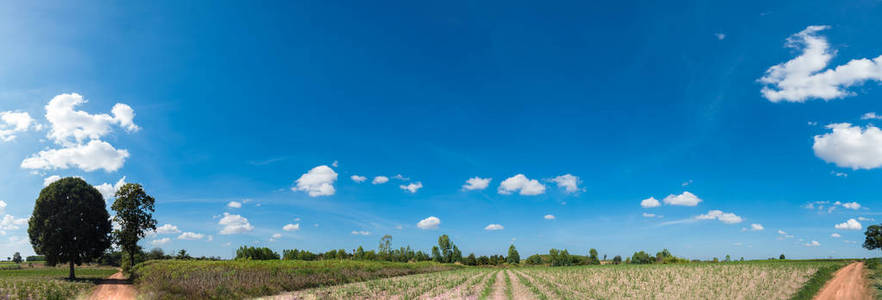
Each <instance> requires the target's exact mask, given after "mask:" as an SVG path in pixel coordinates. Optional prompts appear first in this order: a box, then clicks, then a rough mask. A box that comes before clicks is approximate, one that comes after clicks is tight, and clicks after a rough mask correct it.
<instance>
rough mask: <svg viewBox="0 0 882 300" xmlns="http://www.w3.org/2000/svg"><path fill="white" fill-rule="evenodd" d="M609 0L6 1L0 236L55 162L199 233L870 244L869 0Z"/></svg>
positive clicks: (224, 238) (643, 244) (487, 245)
mask: <svg viewBox="0 0 882 300" xmlns="http://www.w3.org/2000/svg"><path fill="white" fill-rule="evenodd" d="M609 5H611V4H609V3H604V4H591V3H580V2H572V3H571V2H554V3H541V4H537V3H526V2H516V3H513V2H510V1H504V2H482V3H472V2H456V1H454V2H449V1H448V2H445V3H434V4H426V3H413V2H410V1H401V2H385V3H364V2H355V1H353V2H334V3H332V2H328V1H313V2H299V3H269V2H268V3H262V4H260V5H254V6H244V5H242V4H240V3H234V2H231V3H223V2H220V3H212V4H211V5H208V4H207V3H197V2H192V3H188V4H180V3H177V2H176V1H160V2H157V3H135V4H122V3H117V2H97V3H91V4H86V5H83V4H76V5H75V6H74V4H70V3H27V4H26V3H15V4H12V3H7V4H4V5H3V6H0V37H2V39H3V42H2V43H0V53H2V54H3V55H0V66H2V67H0V112H5V114H4V116H5V117H4V118H3V119H2V120H0V140H3V141H0V149H2V153H4V154H3V155H0V168H2V170H4V171H3V172H0V201H3V202H2V203H0V217H3V219H2V220H3V221H4V223H0V224H2V226H0V229H2V231H0V241H3V242H2V243H0V255H7V256H8V255H11V252H12V251H22V252H24V253H32V252H33V250H32V249H31V247H30V245H29V243H28V241H27V233H26V224H23V221H22V220H24V219H25V218H27V217H28V216H29V215H30V212H31V211H32V210H33V204H34V199H36V197H37V194H38V193H39V191H40V189H41V188H42V187H43V184H44V182H46V181H47V179H48V178H51V176H81V177H83V178H85V179H86V180H87V181H88V182H90V183H91V184H93V185H96V186H100V185H102V184H105V183H106V185H104V186H103V187H102V188H103V189H104V190H105V191H106V190H111V191H112V189H113V187H112V186H113V185H114V184H115V183H117V182H118V181H119V180H120V179H121V178H123V177H125V180H124V181H125V182H137V183H141V184H142V185H144V186H145V187H146V189H147V191H148V192H149V193H151V194H152V195H153V196H155V197H156V199H157V207H156V209H157V211H156V218H157V220H158V221H159V224H160V225H169V226H166V227H164V230H162V231H161V232H160V233H157V234H156V235H152V236H151V237H149V238H148V239H146V240H145V241H144V242H143V245H144V246H145V247H147V248H150V247H153V246H154V245H158V246H160V247H162V248H163V249H166V250H169V251H170V250H174V249H181V248H186V249H187V250H189V251H190V252H191V253H193V254H195V255H213V256H222V257H230V256H231V255H233V253H234V250H235V248H236V247H238V246H239V245H243V244H247V245H261V246H268V247H272V248H274V249H276V250H281V249H290V248H300V249H303V248H305V249H309V250H313V251H316V250H327V249H330V248H344V249H353V248H355V247H357V246H358V245H365V246H367V247H369V248H374V247H375V246H376V244H377V243H378V240H379V238H380V237H382V235H384V234H390V235H392V237H393V245H394V246H396V247H397V246H403V245H411V246H412V247H415V248H417V249H423V250H429V249H430V247H431V245H432V244H434V243H435V242H436V240H437V237H438V235H440V234H442V233H446V234H449V235H450V236H451V237H452V239H453V240H454V242H455V243H456V244H457V245H459V246H460V248H461V249H463V251H464V252H465V253H469V252H475V253H476V254H492V253H503V252H504V251H505V250H506V248H507V246H508V245H509V244H510V243H512V242H514V243H515V245H516V246H517V247H518V248H519V249H520V250H521V253H522V254H532V253H536V252H545V251H547V250H548V249H549V248H552V247H555V248H567V249H569V250H570V252H571V253H579V254H584V253H587V251H588V249H589V248H597V249H598V250H599V251H600V253H601V254H608V255H610V256H613V255H617V254H620V255H630V254H631V253H633V252H634V251H637V250H646V251H651V252H653V253H654V252H655V251H658V250H661V249H662V248H668V249H670V250H671V251H672V252H673V253H675V254H676V255H680V256H686V257H690V258H711V257H723V256H725V255H726V254H731V255H732V256H734V257H741V256H743V257H745V258H767V257H773V256H775V257H777V256H778V255H779V254H781V253H785V254H787V255H788V256H789V257H799V258H809V257H828V256H832V257H865V256H872V255H877V253H876V252H871V251H866V250H863V249H862V248H861V247H860V243H862V241H863V238H862V237H863V230H862V229H864V228H866V226H868V225H871V224H875V223H878V222H879V221H882V216H880V215H879V214H880V212H882V202H880V199H879V198H878V197H879V193H878V183H879V182H880V181H882V170H880V168H882V161H880V157H882V133H880V131H879V129H878V128H877V127H876V125H874V124H875V123H880V121H879V119H878V118H876V116H875V115H871V114H868V113H871V112H878V113H880V115H882V102H879V99H880V97H882V87H880V86H879V84H880V82H882V67H880V64H882V59H876V58H877V57H879V56H880V55H882V39H879V38H878V37H879V36H882V26H880V21H879V20H878V16H879V15H880V14H882V3H879V2H878V1H857V2H847V3H846V2H829V1H798V2H797V1H791V2H776V3H767V1H753V2H752V1H747V2H745V1H737V2H730V3H707V2H706V1H696V2H682V3H676V4H671V3H664V4H663V5H662V4H653V3H620V4H615V5H617V6H609ZM788 41H789V42H788ZM874 59H876V60H874ZM24 113H27V115H25V114H24ZM25 116H27V118H25ZM41 151H43V152H41ZM311 170H313V171H312V172H310V171H311ZM518 174H522V176H516V175H518ZM355 175H357V176H364V177H365V181H364V182H360V183H359V182H356V181H354V180H353V179H352V176H355ZM396 175H401V177H400V178H401V179H397V178H394V176H396ZM564 175H569V176H564ZM335 176H336V177H335ZM377 176H385V177H387V178H388V182H385V183H382V184H373V183H372V181H374V179H375V177H377ZM561 176H563V177H561ZM474 177H478V178H480V179H484V180H476V182H477V183H481V181H486V179H490V180H489V182H488V183H487V184H486V187H485V188H483V189H481V188H480V187H482V186H483V184H478V185H476V186H475V187H474V189H473V190H468V189H465V188H464V187H463V185H465V184H466V181H467V180H468V179H470V178H474ZM509 178H511V179H509ZM555 178H558V179H559V180H557V181H555ZM298 180H300V181H299V182H300V184H298ZM506 180H508V181H506ZM504 181H505V184H503V182H504ZM573 183H575V186H573V185H572V184H573ZM568 184H569V185H568ZM408 185H411V189H412V190H413V191H414V192H411V191H410V190H407V189H404V188H402V186H404V187H407V186H408ZM568 186H569V190H568V189H567V187H568ZM417 187H419V188H417ZM310 194H312V195H310ZM650 197H652V198H653V199H655V200H656V201H658V207H644V206H653V205H650V204H652V202H653V201H651V200H650V201H646V202H645V203H644V204H646V205H641V203H643V201H644V200H645V199H648V198H650ZM666 199H667V200H666ZM699 200H700V201H699ZM232 201H235V202H236V203H239V204H240V205H238V206H240V207H231V206H230V203H231V202H232ZM837 202H838V203H839V204H836V203H837ZM3 204H5V207H4V205H3ZM233 206H237V205H236V204H233ZM858 206H859V207H858ZM831 208H833V209H832V210H831ZM650 214H653V215H654V216H650ZM546 215H551V216H553V219H552V218H551V217H548V218H546ZM430 217H435V218H437V220H439V221H440V224H435V223H433V222H432V221H433V220H434V219H430ZM850 219H854V221H851V222H850V221H849V220H850ZM423 220H426V221H425V222H422V223H421V221H423ZM855 223H858V224H859V225H860V226H859V227H860V228H861V229H857V228H858V226H856V225H858V224H855ZM289 224H290V225H291V226H288V227H287V229H288V230H285V229H284V227H285V226H286V225H289ZM420 224H421V225H420ZM492 224H496V225H499V226H490V225H492ZM753 224H756V225H759V226H755V225H753ZM839 224H841V226H839V228H836V226H837V225H839ZM488 226H489V229H500V227H501V229H500V230H486V229H488ZM760 228H761V229H762V230H758V229H760ZM856 229H857V230H856ZM782 232H783V233H782ZM185 233H190V234H185ZM834 233H835V234H837V235H838V237H834V236H833V234H834ZM7 252H9V254H5V253H7Z"/></svg>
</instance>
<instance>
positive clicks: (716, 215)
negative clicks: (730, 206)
mask: <svg viewBox="0 0 882 300" xmlns="http://www.w3.org/2000/svg"><path fill="white" fill-rule="evenodd" d="M695 219H697V220H719V221H720V222H723V223H726V224H735V223H741V221H743V219H742V218H741V217H739V216H737V215H735V214H734V213H726V212H723V211H721V210H716V209H715V210H711V211H708V212H707V213H706V214H703V215H698V216H697V217H695Z"/></svg>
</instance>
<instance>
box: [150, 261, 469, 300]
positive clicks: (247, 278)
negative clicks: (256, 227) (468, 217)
mask: <svg viewBox="0 0 882 300" xmlns="http://www.w3.org/2000/svg"><path fill="white" fill-rule="evenodd" d="M457 268H461V267H459V266H456V265H443V264H438V263H433V262H419V263H394V262H378V261H353V260H323V261H295V260H272V261H249V260H237V261H181V260H164V261H149V262H146V263H143V264H140V265H138V266H136V267H135V270H134V272H133V273H134V274H133V277H134V280H135V285H136V286H137V288H138V291H139V294H141V295H142V296H143V297H145V298H148V299H153V298H160V299H205V298H215V299H216V298H223V299H231V298H232V299H241V298H249V297H259V296H269V295H276V294H280V293H284V292H287V291H296V290H302V289H307V288H314V287H320V286H330V285H339V284H346V283H353V282H361V281H366V280H372V279H378V278H387V277H393V276H402V275H413V274H421V273H429V272H438V271H446V270H452V269H457Z"/></svg>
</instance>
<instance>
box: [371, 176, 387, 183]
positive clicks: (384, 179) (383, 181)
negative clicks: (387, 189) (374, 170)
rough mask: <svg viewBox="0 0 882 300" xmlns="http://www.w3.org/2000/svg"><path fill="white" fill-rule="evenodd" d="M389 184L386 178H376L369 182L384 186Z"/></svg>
mask: <svg viewBox="0 0 882 300" xmlns="http://www.w3.org/2000/svg"><path fill="white" fill-rule="evenodd" d="M387 182H389V177H386V176H377V177H374V180H373V181H371V183H372V184H384V183H387Z"/></svg>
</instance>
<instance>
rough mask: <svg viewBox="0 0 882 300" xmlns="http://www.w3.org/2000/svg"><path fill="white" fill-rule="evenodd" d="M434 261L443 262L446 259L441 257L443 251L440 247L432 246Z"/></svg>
mask: <svg viewBox="0 0 882 300" xmlns="http://www.w3.org/2000/svg"><path fill="white" fill-rule="evenodd" d="M432 261H434V262H443V261H444V257H443V256H441V250H440V249H439V248H438V246H432Z"/></svg>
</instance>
